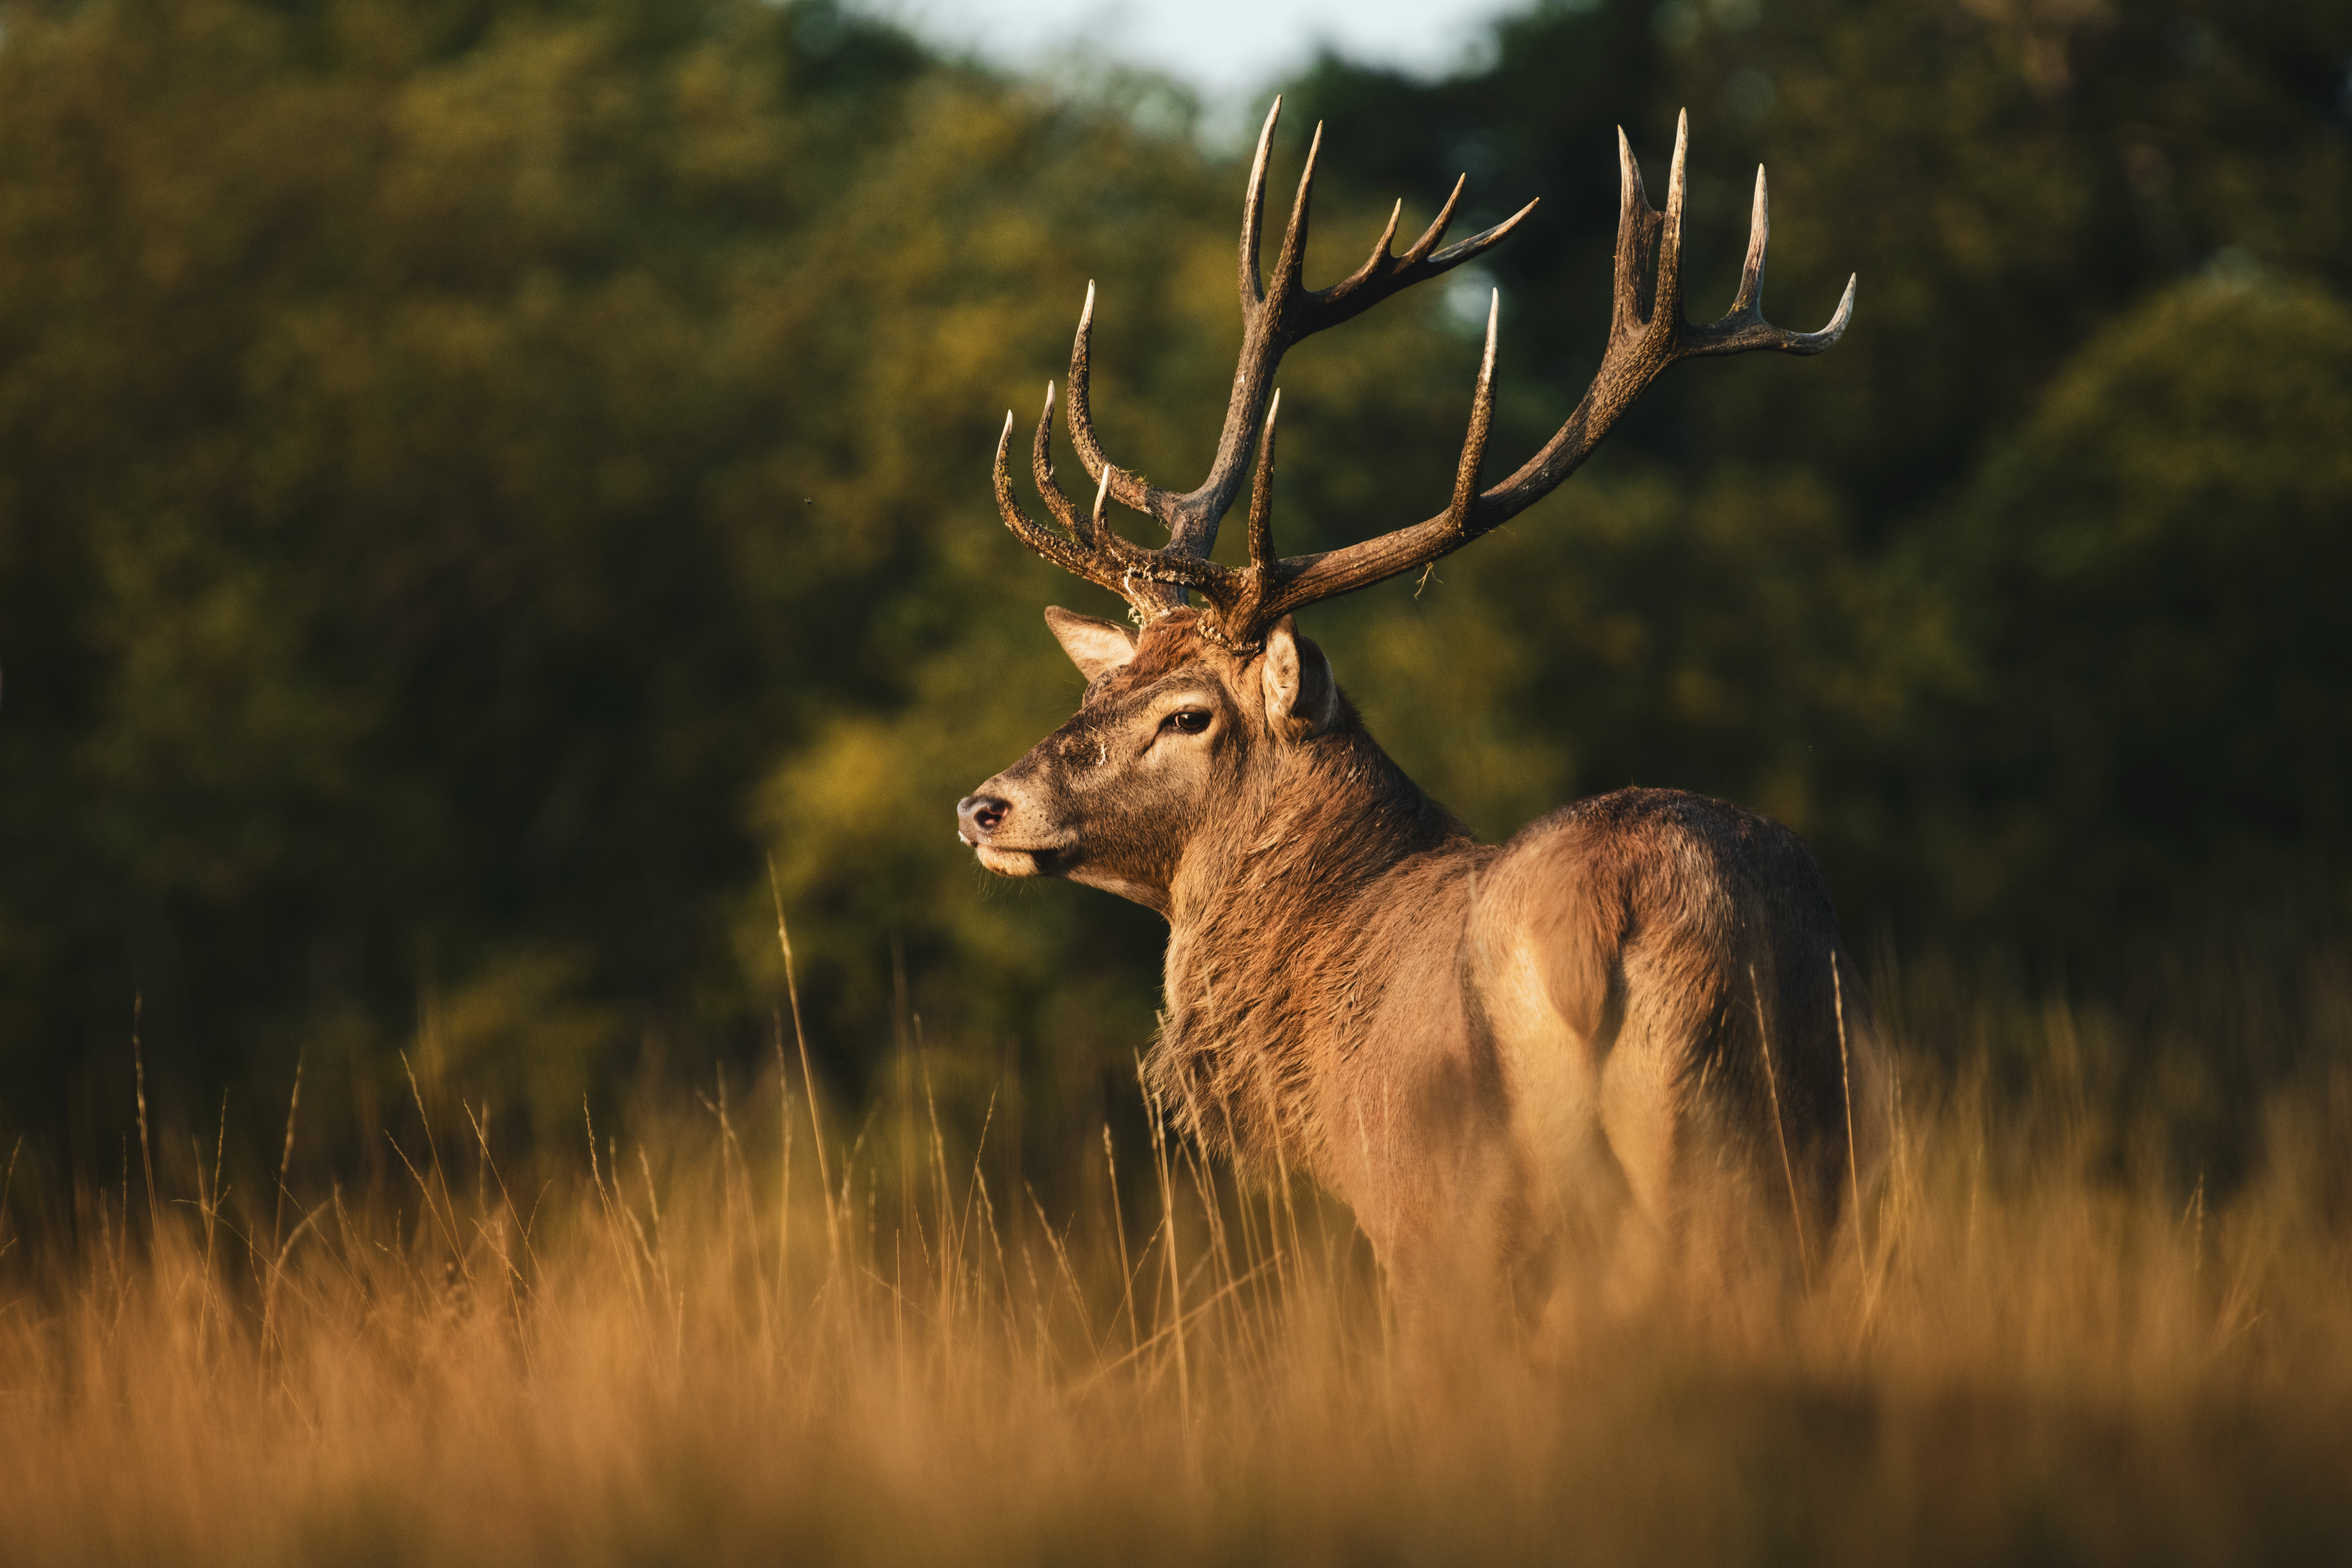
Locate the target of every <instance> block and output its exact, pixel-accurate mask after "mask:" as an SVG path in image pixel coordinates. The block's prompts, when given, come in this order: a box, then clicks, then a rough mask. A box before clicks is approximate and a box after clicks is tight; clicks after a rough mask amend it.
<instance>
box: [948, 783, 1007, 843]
mask: <svg viewBox="0 0 2352 1568" xmlns="http://www.w3.org/2000/svg"><path fill="white" fill-rule="evenodd" d="M1012 814H1013V803H1012V802H1010V801H1004V800H999V799H997V798H996V797H995V796H994V795H966V796H964V797H963V798H962V799H961V800H960V801H958V802H956V831H957V833H958V835H959V836H960V837H962V839H963V840H964V842H965V843H967V844H977V843H979V842H981V841H982V839H984V838H986V837H989V835H991V834H992V833H994V832H995V831H996V830H997V829H998V828H1000V827H1002V826H1004V819H1005V818H1006V817H1007V816H1011V815H1012Z"/></svg>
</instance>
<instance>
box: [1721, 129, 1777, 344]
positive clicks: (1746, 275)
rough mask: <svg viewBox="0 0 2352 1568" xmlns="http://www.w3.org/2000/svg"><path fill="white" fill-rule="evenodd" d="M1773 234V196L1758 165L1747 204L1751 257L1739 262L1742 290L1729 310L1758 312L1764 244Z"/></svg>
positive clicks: (1762, 297) (1732, 312) (1735, 296)
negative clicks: (1751, 199) (1769, 193)
mask: <svg viewBox="0 0 2352 1568" xmlns="http://www.w3.org/2000/svg"><path fill="white" fill-rule="evenodd" d="M1771 237H1772V198H1771V196H1770V195H1768V194H1767V193H1766V191H1765V188H1764V165H1763V164H1761V163H1759V164H1757V165H1756V197H1755V199H1754V200H1753V201H1751V202H1749V203H1748V258H1747V259H1746V260H1745V261H1742V262H1741V263H1740V264H1739V292H1738V293H1737V294H1735V295H1733V296H1732V297H1731V310H1730V312H1729V313H1730V314H1732V315H1734V316H1746V315H1747V314H1748V312H1749V311H1751V310H1753V311H1756V312H1758V313H1759V315H1760V314H1761V313H1762V310H1763V299H1764V247H1766V246H1767V245H1768V244H1769V243H1770V241H1771Z"/></svg>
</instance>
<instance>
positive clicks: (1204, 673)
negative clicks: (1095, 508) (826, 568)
mask: <svg viewBox="0 0 2352 1568" xmlns="http://www.w3.org/2000/svg"><path fill="white" fill-rule="evenodd" d="M1052 619H1053V623H1054V625H1055V630H1056V631H1057V632H1058V633H1060V634H1061V635H1062V636H1063V638H1064V641H1065V644H1066V646H1071V647H1072V651H1073V652H1074V653H1075V654H1076V655H1077V656H1078V658H1079V663H1080V667H1081V668H1082V669H1088V670H1089V673H1090V674H1091V676H1092V679H1091V680H1090V681H1089V686H1088V691H1087V701H1086V705H1085V706H1084V707H1083V708H1082V709H1081V710H1080V711H1079V713H1078V715H1077V716H1076V718H1074V719H1073V720H1072V721H1070V722H1069V723H1068V724H1066V725H1065V726H1064V727H1063V728H1062V729H1061V730H1059V731H1055V733H1054V734H1053V735H1050V736H1048V737H1046V739H1045V741H1043V742H1039V744H1038V745H1037V746H1036V747H1035V748H1034V749H1033V750H1032V751H1031V752H1030V753H1029V755H1028V756H1027V757H1024V759H1023V760H1022V761H1021V762H1020V763H1016V764H1015V765H1014V766H1013V767H1012V768H1009V769H1007V770H1006V771H1005V772H1003V773H1000V774H998V775H997V776H996V777H994V778H992V779H991V780H989V781H988V782H987V783H986V784H982V786H981V788H980V790H979V792H977V793H976V794H975V795H972V796H971V797H970V798H968V799H967V800H966V801H965V802H964V803H963V806H962V809H961V817H962V821H963V826H962V829H961V831H962V833H963V836H964V837H966V838H967V839H968V840H969V841H971V842H972V843H973V844H974V845H975V847H978V848H979V850H980V852H981V856H982V860H983V862H984V863H986V864H987V865H989V866H990V867H991V868H993V869H996V870H999V871H1002V872H1004V873H1007V874H1010V875H1016V876H1021V875H1038V874H1055V875H1063V876H1068V877H1071V878H1073V879H1076V880H1079V881H1084V882H1091V883H1094V884H1096V885H1098V886H1102V887H1105V888H1107V889H1113V890H1117V891H1119V892H1121V893H1123V894H1125V895H1126V896H1128V897H1129V898H1131V899H1134V900H1137V901H1139V902H1142V903H1145V904H1147V905H1149V906H1150V907H1152V908H1154V909H1157V910H1160V912H1161V913H1162V914H1163V915H1165V916H1166V917H1167V919H1168V921H1169V926H1170V936H1169V944H1168V954H1167V969H1166V1008H1165V1012H1164V1015H1163V1022H1162V1026H1161V1028H1160V1035H1159V1037H1158V1038H1157V1040H1156V1041H1155V1042H1154V1044H1153V1047H1152V1051H1151V1055H1150V1058H1149V1060H1148V1062H1147V1063H1146V1074H1147V1079H1148V1082H1149V1083H1150V1087H1151V1088H1152V1089H1153V1090H1154V1092H1155V1093H1156V1094H1157V1095H1158V1096H1159V1097H1160V1099H1161V1100H1162V1101H1163V1103H1164V1104H1165V1105H1166V1107H1167V1108H1168V1109H1169V1110H1171V1112H1172V1113H1173V1114H1174V1115H1175V1116H1176V1117H1177V1119H1178V1120H1179V1121H1180V1122H1181V1123H1182V1124H1183V1125H1185V1126H1186V1127H1187V1128H1189V1129H1190V1130H1191V1131H1194V1132H1195V1133H1197V1134H1198V1135H1199V1136H1200V1137H1201V1138H1202V1140H1203V1142H1206V1143H1208V1144H1209V1145H1210V1146H1211V1147H1213V1148H1215V1149H1218V1150H1220V1151H1221V1152H1224V1153H1226V1154H1228V1155H1229V1156H1231V1157H1232V1158H1234V1159H1235V1160H1236V1161H1238V1162H1239V1163H1243V1164H1244V1165H1245V1166H1248V1167H1252V1168H1255V1170H1257V1171H1260V1172H1262V1173H1268V1174H1271V1173H1276V1172H1279V1171H1284V1170H1290V1171H1305V1172H1307V1173H1311V1174H1312V1175H1314V1176H1315V1177H1316V1178H1317V1179H1318V1180H1319V1181H1321V1182H1322V1183H1323V1184H1326V1185H1327V1186H1328V1187H1329V1188H1331V1189H1332V1190H1334V1191H1335V1192H1337V1193H1338V1194H1339V1195H1340V1196H1342V1197H1343V1198H1345V1199H1346V1200H1347V1201H1348V1202H1349V1205H1350V1206H1351V1207H1352V1208H1353V1209H1354V1211H1355V1213H1356V1215H1357V1217H1358V1219H1359V1221H1360V1223H1361V1224H1362V1226H1363V1227H1364V1229H1365V1231H1366V1233H1367V1234H1368V1235H1369V1236H1370V1238H1371V1240H1372V1243H1373V1246H1374V1247H1375V1250H1376V1251H1377V1252H1378V1253H1379V1255H1380V1257H1381V1261H1382V1264H1383V1267H1384V1268H1387V1270H1388V1271H1389V1273H1390V1276H1391V1279H1394V1280H1395V1281H1397V1282H1398V1284H1399V1285H1400V1287H1401V1288H1402V1293H1403V1294H1404V1295H1405V1296H1406V1297H1407V1298H1408V1299H1412V1300H1420V1299H1425V1298H1428V1297H1430V1296H1431V1295H1433V1294H1435V1293H1438V1292H1439V1291H1440V1290H1442V1289H1444V1288H1445V1287H1446V1286H1448V1285H1449V1284H1450V1285H1452V1286H1455V1287H1459V1286H1461V1285H1464V1284H1465V1283H1467V1284H1471V1285H1473V1286H1475V1289H1479V1290H1481V1291H1487V1292H1493V1291H1499V1292H1502V1293H1504V1294H1506V1295H1508V1296H1511V1297H1515V1298H1517V1300H1518V1301H1519V1303H1520V1304H1521V1306H1522V1307H1523V1308H1526V1309H1530V1310H1532V1309H1539V1308H1540V1306H1541V1305H1542V1303H1543V1302H1544V1300H1546V1298H1547V1297H1548V1296H1549V1294H1550V1292H1551V1290H1552V1289H1554V1285H1555V1283H1556V1281H1555V1279H1554V1276H1555V1273H1556V1271H1557V1268H1558V1265H1559V1263H1560V1262H1561V1261H1562V1260H1563V1258H1567V1257H1569V1256H1571V1255H1572V1254H1573V1253H1574V1252H1575V1251H1576V1250H1577V1249H1578V1248H1579V1247H1580V1246H1582V1247H1584V1248H1585V1249H1586V1250H1591V1249H1592V1248H1593V1247H1599V1248H1601V1249H1603V1250H1608V1251H1612V1252H1622V1251H1623V1250H1624V1248H1625V1247H1626V1246H1627V1244H1628V1242H1629V1241H1632V1242H1633V1243H1637V1244H1640V1243H1654V1242H1658V1241H1670V1240H1672V1239H1674V1238H1675V1237H1676V1236H1677V1235H1678V1234H1679V1233H1680V1231H1681V1229H1682V1226H1683V1224H1684V1221H1685V1216H1686V1211H1687V1210H1688V1209H1689V1208H1690V1206H1691V1204H1692V1201H1693V1199H1694V1196H1695V1195H1698V1194H1706V1195H1708V1196H1719V1195H1720V1194H1721V1193H1722V1192H1723V1191H1724V1190H1725V1184H1729V1185H1730V1187H1732V1188H1734V1189H1736V1190H1738V1191H1741V1192H1743V1193H1747V1194H1751V1195H1760V1194H1764V1193H1767V1192H1769V1193H1770V1194H1773V1195H1774V1196H1776V1197H1777V1198H1778V1199H1779V1201H1780V1206H1779V1208H1778V1209H1777V1210H1776V1211H1775V1212H1777V1213H1779V1214H1780V1215H1783V1216H1786V1215H1789V1214H1790V1209H1791V1205H1793V1206H1794V1208H1795V1210H1796V1211H1797V1223H1798V1225H1799V1226H1800V1227H1801V1226H1804V1225H1806V1224H1808V1223H1811V1224H1814V1225H1816V1226H1818V1225H1819V1224H1821V1223H1822V1221H1824V1220H1825V1219H1826V1218H1827V1216H1828V1215H1831V1214H1832V1213H1833V1212H1834V1210H1835V1208H1836V1207H1837V1206H1838V1205H1837V1200H1838V1196H1839V1189H1840V1184H1841V1183H1842V1182H1843V1180H1844V1179H1846V1177H1847V1173H1848V1172H1849V1170H1854V1171H1857V1172H1858V1170H1859V1169H1860V1168H1861V1167H1863V1166H1866V1165H1867V1164H1868V1163H1870V1155H1871V1152H1870V1151H1866V1150H1865V1151H1864V1152H1862V1153H1861V1154H1860V1156H1859V1158H1858V1160H1853V1161H1850V1160H1848V1159H1847V1158H1846V1157H1845V1139H1844V1131H1845V1127H1846V1125H1847V1122H1846V1117H1847V1114H1848V1110H1849V1108H1850V1107H1853V1106H1856V1105H1858V1106H1860V1107H1861V1108H1862V1121H1863V1123H1864V1126H1865V1127H1866V1128H1868V1129H1871V1130H1873V1131H1874V1128H1875V1111H1876V1107H1877V1106H1878V1103H1879V1081H1880V1073H1879V1068H1878V1065H1877V1058H1876V1054H1875V1046H1874V1037H1873V1035H1872V1032H1871V1030H1870V1028H1869V1026H1868V1018H1867V1013H1866V1009H1864V1007H1863V1006H1862V1005H1861V1003H1860V996H1861V993H1860V991H1859V989H1858V987H1856V985H1855V983H1854V979H1853V973H1852V969H1851V966H1850V965H1846V963H1845V960H1844V957H1843V953H1842V952H1841V950H1840V949H1839V947H1838V943H1837V932H1836V925H1835V919H1834V916H1833V915H1832V911H1831V909H1830V904H1829V900H1828V897H1827V894H1826V891H1825V889H1823V887H1822V881H1821V877H1820V874H1819V872H1818V870H1817V869H1816V868H1814V866H1813V863H1812V859H1811V856H1810V855H1809V854H1808V853H1807V852H1806V851H1805V849H1804V847H1803V846H1802V845H1801V843H1799V842H1798V840H1797V838H1796V837H1795V836H1794V835H1792V834H1790V833H1789V832H1788V831H1787V830H1786V829H1785V828H1782V827H1780V826H1778V825H1777V824H1774V823H1771V822H1769V821H1768V820H1767V819H1765V818H1763V817H1760V816H1755V815H1754V814H1752V813H1749V812H1746V811H1742V810H1740V809H1739V808H1738V807H1736V806H1730V805H1724V804H1723V803H1721V802H1717V801H1712V800H1707V799H1705V798H1703V797H1701V796H1697V795H1685V794H1680V793H1677V792H1673V791H1664V790H1623V791H1619V792H1618V793H1616V794H1614V795H1603V796H1601V797H1599V798H1598V799H1594V800H1589V801H1585V802H1582V803H1580V804H1579V805H1573V806H1570V807H1568V808H1565V809H1563V810H1561V811H1559V812H1555V813H1553V814H1552V815H1551V816H1547V817H1544V818H1543V819H1541V820H1540V821H1538V822H1537V823H1534V824H1532V825H1531V826H1528V828H1526V829H1525V830H1523V831H1522V832H1520V833H1519V834H1518V835H1517V837H1514V838H1513V839H1512V840H1511V841H1510V842H1509V843H1508V844H1507V845H1503V846H1500V847H1496V846H1488V845H1481V844H1478V843H1477V842H1475V840H1474V839H1472V837H1470V835H1469V834H1468V832H1467V831H1466V830H1465V828H1464V827H1463V826H1462V825H1461V824H1460V823H1459V822H1458V821H1457V820H1456V819H1455V818H1454V816H1453V815H1452V814H1451V813H1450V812H1448V811H1447V810H1446V809H1445V808H1444V806H1442V805H1438V804H1437V803H1436V802H1434V801H1433V800H1431V799H1430V798H1429V797H1428V796H1427V795H1425V794H1423V792H1422V791H1421V790H1420V789H1419V788H1418V787H1417V786H1416V785H1414V784H1413V783H1412V780H1410V779H1409V778H1407V777H1406V776H1405V775H1404V773H1402V770H1400V769H1399V768H1398V767H1397V766H1396V764H1395V763H1392V762H1391V760H1390V759H1389V758H1388V756H1387V755H1386V754H1385V753H1384V752H1381V749H1380V747H1379V745H1378V744H1377V743H1376V742H1374V741H1373V739H1372V738H1371V736H1370V734H1369V733H1368V732H1367V731H1365V730H1364V728H1363V726H1362V724H1361V723H1360V721H1358V719H1357V718H1356V716H1355V714H1354V712H1353V710H1352V709H1350V708H1349V705H1348V703H1347V701H1346V700H1345V698H1344V696H1343V695H1342V694H1341V693H1340V692H1339V689H1338V688H1337V685H1336V683H1334V682H1333V680H1332V678H1331V675H1330V672H1329V668H1328V664H1327V663H1325V661H1324V660H1323V658H1322V656H1321V654H1320V652H1319V651H1318V650H1317V649H1316V648H1315V647H1314V645H1313V644H1312V643H1310V642H1307V641H1305V640H1304V639H1300V638H1297V637H1296V634H1295V633H1293V632H1291V631H1290V630H1289V629H1288V627H1287V626H1284V627H1281V628H1278V629H1277V631H1276V635H1275V637H1273V638H1271V639H1270V646H1269V648H1268V650H1267V651H1266V652H1265V653H1263V654H1259V655H1256V656H1236V655H1234V654H1231V653H1227V652H1225V651H1223V650H1221V649H1219V648H1217V647H1214V646H1213V644H1210V643H1208V642H1206V641H1205V640H1204V639H1202V637H1200V636H1199V635H1198V632H1197V630H1196V629H1195V626H1194V625H1193V617H1192V615H1191V613H1190V612H1180V613H1178V614H1175V615H1172V616H1168V617H1166V618H1164V619H1163V620H1161V621H1160V622H1159V623H1157V624H1155V625H1154V626H1152V627H1150V629H1148V630H1147V631H1146V632H1145V633H1144V634H1143V636H1142V637H1141V638H1140V639H1139V640H1137V641H1136V642H1135V643H1132V644H1129V642H1128V639H1127V634H1126V633H1125V632H1124V631H1123V630H1122V629H1121V628H1119V627H1117V626H1112V625H1111V624H1110V623H1108V622H1103V621H1093V620H1090V619H1088V618H1087V617H1082V616H1071V615H1069V614H1068V613H1067V612H1060V611H1056V612H1054V613H1053V616H1052ZM1286 671H1287V672H1288V673H1287V674H1286V673H1285V672H1286ZM1193 716H1197V718H1195V717H1193ZM1833 965H1843V966H1844V967H1843V968H1842V969H1840V971H1839V974H1838V978H1836V979H1833V978H1832V966H1833ZM1849 996H1850V997H1852V998H1853V1005H1852V1006H1851V1007H1849V1008H1847V1009H1846V1013H1847V1016H1845V1017H1844V1018H1843V1019H1841V1018H1840V1017H1838V1016H1837V1014H1838V1012H1839V1007H1840V1003H1841V1002H1842V1001H1843V999H1844V998H1846V997H1849ZM1774 1041H1777V1042H1778V1044H1779V1050H1780V1056H1779V1058H1777V1059H1776V1061H1775V1062H1774V1064H1773V1067H1772V1069H1771V1072H1770V1073H1769V1076H1768V1073H1767V1070H1766V1068H1765V1065H1764V1062H1765V1056H1766V1047H1768V1046H1769V1045H1770V1044H1772V1043H1773V1042H1774ZM1781 1148H1786V1149H1787V1150H1789V1151H1790V1154H1789V1159H1788V1163H1787V1165H1786V1167H1785V1169H1781V1168H1777V1167H1772V1166H1770V1165H1769V1159H1770V1157H1771V1155H1772V1154H1773V1153H1774V1152H1776V1151H1778V1150H1780V1149H1781ZM1784 1179H1785V1182H1786V1187H1785V1190H1784V1189H1783V1186H1782V1182H1783V1180H1784ZM1628 1226H1631V1227H1632V1232H1631V1235H1630V1237H1629V1236H1628V1234H1627V1227H1628Z"/></svg>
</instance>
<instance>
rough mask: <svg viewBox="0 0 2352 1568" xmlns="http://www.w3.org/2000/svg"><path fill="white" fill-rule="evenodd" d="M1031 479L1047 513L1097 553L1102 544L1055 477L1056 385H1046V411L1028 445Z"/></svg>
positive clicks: (1038, 420) (1039, 416)
mask: <svg viewBox="0 0 2352 1568" xmlns="http://www.w3.org/2000/svg"><path fill="white" fill-rule="evenodd" d="M1029 478H1030V479H1032V480H1033V481H1034V483H1035V484H1036V486H1037V493H1038V494H1039V495H1040V496H1043V497H1044V498H1045V510H1048V511H1050V512H1052V513H1053V514H1054V521H1056V522H1058V523H1060V524H1061V525H1062V527H1063V529H1064V530H1065V531H1067V532H1068V534H1069V535H1070V537H1071V538H1073V539H1075V540H1076V541H1077V542H1078V543H1079V544H1080V545H1081V546H1083V547H1084V548H1086V549H1087V550H1098V549H1100V548H1101V542H1100V541H1099V540H1098V539H1097V537H1096V534H1095V531H1094V528H1093V526H1092V524H1091V523H1090V522H1089V521H1088V520H1087V517H1086V515H1085V514H1084V513H1083V512H1081V511H1079V510H1078V509H1077V508H1076V507H1075V506H1073V505H1072V504H1070V498H1069V497H1068V496H1067V495H1066V494H1064V493H1063V491H1062V486H1061V481H1059V480H1058V479H1055V478H1054V384H1053V383H1052V382H1050V381H1049V382H1047V383H1046V384H1045V411H1044V412H1043V413H1041V414H1039V415H1038V416H1037V433H1036V435H1035V436H1034V437H1031V439H1030V443H1029Z"/></svg>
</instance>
